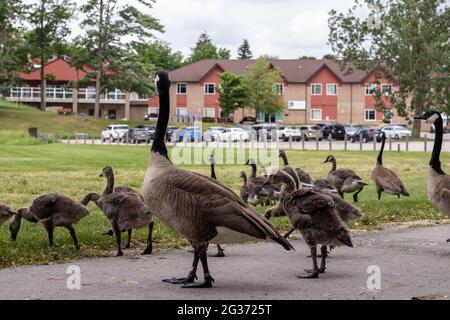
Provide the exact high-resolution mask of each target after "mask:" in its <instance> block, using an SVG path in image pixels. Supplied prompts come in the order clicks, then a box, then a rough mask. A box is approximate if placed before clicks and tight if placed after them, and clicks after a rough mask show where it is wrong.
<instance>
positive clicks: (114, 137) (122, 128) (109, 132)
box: [101, 124, 129, 142]
mask: <svg viewBox="0 0 450 320" xmlns="http://www.w3.org/2000/svg"><path fill="white" fill-rule="evenodd" d="M128 130H129V128H128V125H126V124H112V125H109V126H108V127H107V128H106V129H105V130H103V131H102V135H101V139H102V141H103V142H105V141H106V140H110V141H111V142H114V141H121V140H124V138H125V135H126V134H127V132H128Z"/></svg>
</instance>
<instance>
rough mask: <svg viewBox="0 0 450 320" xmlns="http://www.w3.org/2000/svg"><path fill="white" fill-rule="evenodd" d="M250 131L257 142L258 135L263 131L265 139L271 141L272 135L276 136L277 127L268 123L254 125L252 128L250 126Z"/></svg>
mask: <svg viewBox="0 0 450 320" xmlns="http://www.w3.org/2000/svg"><path fill="white" fill-rule="evenodd" d="M252 130H253V133H254V134H255V137H256V139H257V140H259V135H260V133H262V132H264V131H265V132H266V137H267V139H271V137H272V135H273V134H274V133H275V134H276V132H277V130H278V125H276V124H270V123H261V124H255V125H254V126H252Z"/></svg>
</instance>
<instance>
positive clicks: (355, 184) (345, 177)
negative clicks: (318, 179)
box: [324, 155, 367, 202]
mask: <svg viewBox="0 0 450 320" xmlns="http://www.w3.org/2000/svg"><path fill="white" fill-rule="evenodd" d="M327 162H331V163H332V164H333V167H332V168H331V170H330V172H329V173H328V179H327V180H328V181H329V182H330V183H331V184H332V185H333V186H334V187H335V188H336V190H337V192H338V194H339V195H340V196H341V197H342V199H343V198H344V193H354V192H355V193H354V194H353V201H354V202H358V194H359V193H360V192H361V191H362V190H363V188H364V186H367V183H365V182H364V180H363V179H362V178H361V177H360V176H358V175H357V174H356V172H355V171H353V170H351V169H336V158H335V157H334V156H332V155H329V156H328V157H327V159H326V160H325V161H324V163H327Z"/></svg>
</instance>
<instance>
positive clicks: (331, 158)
mask: <svg viewBox="0 0 450 320" xmlns="http://www.w3.org/2000/svg"><path fill="white" fill-rule="evenodd" d="M333 160H336V159H335V158H334V156H332V155H331V154H330V155H329V156H328V157H327V158H326V159H325V161H324V162H323V163H327V162H333Z"/></svg>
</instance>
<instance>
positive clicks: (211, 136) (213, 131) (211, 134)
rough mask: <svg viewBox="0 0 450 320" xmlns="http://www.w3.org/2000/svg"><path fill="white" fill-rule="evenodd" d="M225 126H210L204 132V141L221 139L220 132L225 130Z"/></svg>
mask: <svg viewBox="0 0 450 320" xmlns="http://www.w3.org/2000/svg"><path fill="white" fill-rule="evenodd" d="M225 129H226V128H225V127H209V128H208V129H207V130H206V131H205V133H204V134H203V140H204V141H216V140H219V139H220V134H221V133H222V132H224V131H225Z"/></svg>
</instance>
